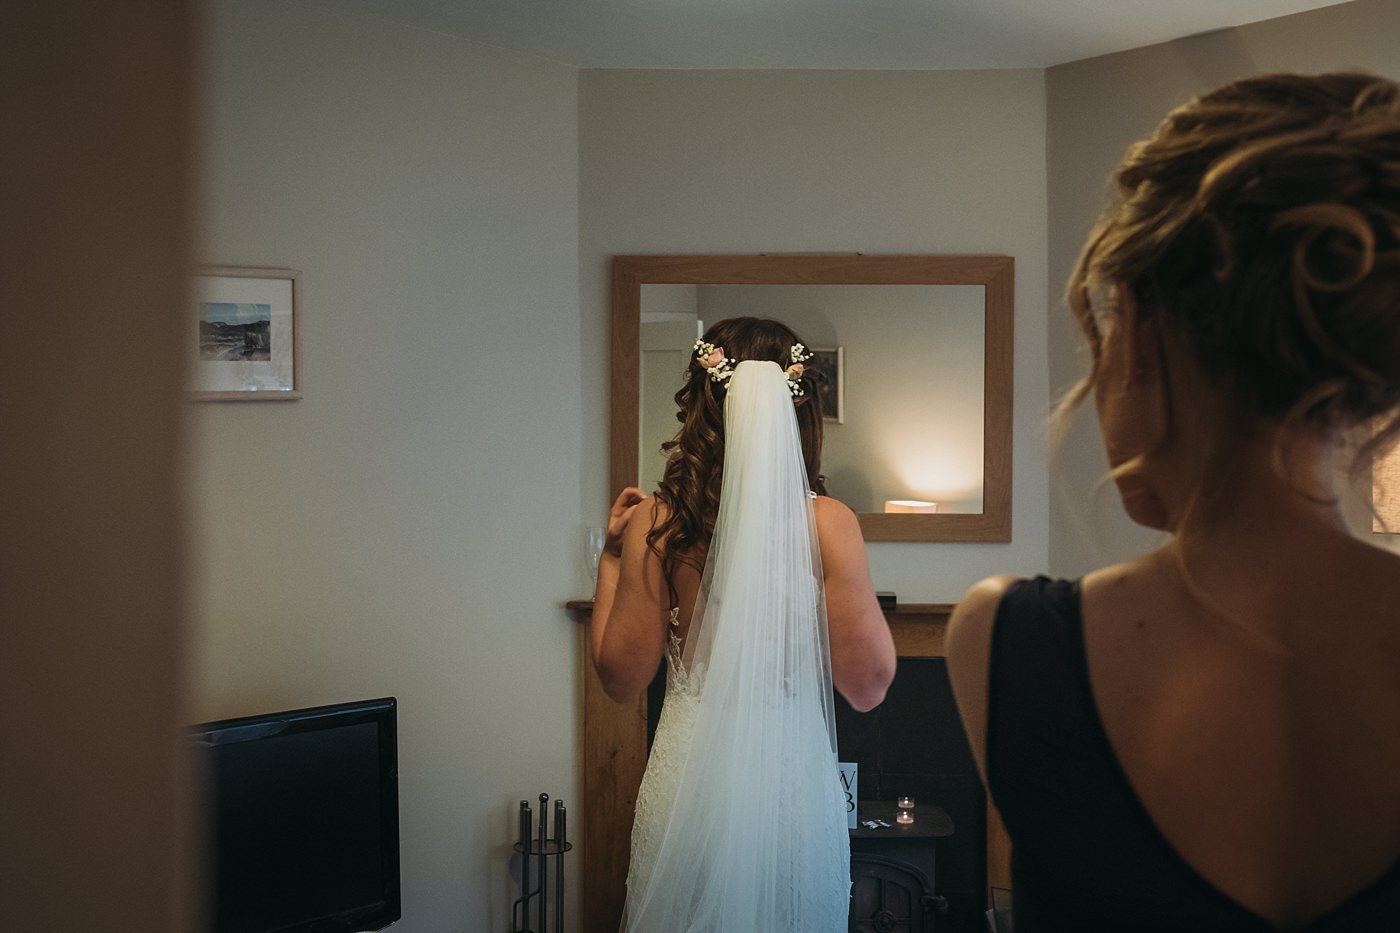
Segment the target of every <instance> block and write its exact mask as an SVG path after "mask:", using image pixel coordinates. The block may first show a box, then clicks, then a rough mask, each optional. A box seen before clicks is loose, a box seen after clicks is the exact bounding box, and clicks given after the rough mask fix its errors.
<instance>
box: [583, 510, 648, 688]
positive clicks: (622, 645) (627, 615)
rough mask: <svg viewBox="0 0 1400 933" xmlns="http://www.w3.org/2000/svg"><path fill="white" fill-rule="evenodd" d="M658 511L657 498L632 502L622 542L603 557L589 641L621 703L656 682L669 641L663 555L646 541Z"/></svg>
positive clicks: (606, 683) (603, 678)
mask: <svg viewBox="0 0 1400 933" xmlns="http://www.w3.org/2000/svg"><path fill="white" fill-rule="evenodd" d="M624 495H625V493H624ZM614 508H616V506H615V507H614ZM656 510H657V505H656V499H655V498H648V499H644V500H642V501H641V502H640V504H637V505H635V507H630V514H628V515H627V516H626V518H625V520H624V521H625V524H626V527H625V528H624V529H623V531H622V534H621V542H620V544H621V547H620V548H619V549H616V550H615V549H614V548H613V547H609V548H605V549H604V550H603V554H602V556H601V557H599V559H598V589H597V593H596V594H595V596H594V599H593V622H592V631H591V632H590V633H589V634H590V639H589V643H590V646H591V648H592V655H593V667H594V668H595V669H596V670H597V671H598V679H599V680H600V681H602V684H603V690H604V691H605V692H606V693H607V695H608V696H610V697H612V698H613V699H614V700H616V701H617V702H619V703H625V702H627V701H629V700H632V699H635V698H636V697H637V696H638V695H639V694H640V693H641V692H642V691H643V690H645V689H646V687H647V684H649V683H651V679H652V678H653V677H655V676H656V669H657V667H658V666H659V665H660V664H661V654H662V652H663V651H664V650H665V645H666V617H667V609H666V607H665V605H664V601H663V599H662V594H663V593H664V592H665V584H664V581H663V578H662V575H661V560H660V558H658V557H657V556H656V554H655V552H653V551H652V550H651V548H649V547H648V546H647V532H648V531H650V530H651V528H652V525H653V523H654V522H655V521H656Z"/></svg>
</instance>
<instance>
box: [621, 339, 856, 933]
mask: <svg viewBox="0 0 1400 933" xmlns="http://www.w3.org/2000/svg"><path fill="white" fill-rule="evenodd" d="M821 581H822V575H821V564H820V558H819V553H818V550H817V543H816V529H815V523H814V519H813V514H812V504H811V500H810V498H809V496H808V492H807V481H806V470H805V468H804V466H803V461H802V451H801V444H800V442H799V438H798V433H797V423H796V418H795V416H794V414H793V404H792V396H791V393H790V391H789V390H788V387H787V379H786V376H785V375H784V373H783V370H782V369H781V368H779V366H778V365H777V364H776V363H767V362H758V361H745V362H742V363H740V364H739V365H738V366H737V367H736V369H735V372H734V375H733V377H731V378H730V380H729V384H728V390H727V394H726V399H725V460H724V480H723V487H722V490H721V493H720V505H719V515H718V518H717V520H716V523H715V531H714V535H713V537H712V540H711V543H710V549H709V556H708V558H707V560H706V564H705V570H704V573H703V575H702V577H701V584H700V593H699V596H698V597H697V599H696V605H695V611H694V613H693V614H692V619H691V624H690V631H689V633H688V635H687V638H686V643H685V646H684V650H683V651H682V649H681V647H680V645H679V642H678V640H677V639H676V638H675V636H674V634H673V635H672V637H671V641H670V645H669V648H668V650H667V653H666V656H667V666H668V674H667V682H666V702H665V705H664V706H663V708H662V711H661V718H660V722H659V723H658V726H657V730H656V738H655V740H654V742H653V745H652V749H651V756H650V758H649V759H648V761H647V769H646V774H645V776H644V778H643V779H642V786H641V789H640V790H639V792H638V795H637V810H636V819H635V822H634V825H633V830H632V858H631V869H630V871H629V873H628V878H627V906H626V912H625V918H624V922H623V930H624V931H626V933H839V931H844V930H846V928H847V912H848V909H849V894H850V844H849V838H848V835H847V832H846V816H845V796H844V794H843V793H842V791H841V784H840V778H839V774H838V769H837V764H836V751H835V749H836V742H835V725H834V724H835V719H834V713H833V708H832V696H831V659H830V652H829V648H828V645H827V632H826V605H825V599H824V597H823V593H822V583H821ZM675 618H676V611H675V610H673V611H672V622H673V623H674V621H675Z"/></svg>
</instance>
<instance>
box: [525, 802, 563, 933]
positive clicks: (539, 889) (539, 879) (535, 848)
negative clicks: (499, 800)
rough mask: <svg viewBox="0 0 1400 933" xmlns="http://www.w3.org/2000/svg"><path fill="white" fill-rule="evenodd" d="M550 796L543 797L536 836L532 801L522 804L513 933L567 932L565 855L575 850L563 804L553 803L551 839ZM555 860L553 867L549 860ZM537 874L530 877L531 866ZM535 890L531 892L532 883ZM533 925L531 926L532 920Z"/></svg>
mask: <svg viewBox="0 0 1400 933" xmlns="http://www.w3.org/2000/svg"><path fill="white" fill-rule="evenodd" d="M548 803H549V795H548V794H540V827H539V833H538V835H536V833H535V830H534V828H533V826H532V823H533V821H534V815H533V814H532V813H531V812H530V801H528V800H522V801H520V841H519V842H517V843H516V844H515V851H517V852H519V853H520V897H519V898H517V899H516V901H515V904H514V906H513V907H512V908H511V930H512V931H513V933H549V931H550V930H553V931H554V933H561V931H562V930H563V929H564V853H565V852H568V851H569V850H570V849H572V848H573V847H574V846H573V843H571V842H569V841H568V834H567V832H566V829H565V827H566V826H567V820H566V813H565V810H564V801H562V800H556V801H554V837H553V838H552V839H551V838H548V829H547V826H546V824H547V823H548V822H549V811H548V810H547V809H546V806H545V805H546V804H548ZM550 859H553V860H554V864H553V866H551V865H550V864H549V860H550ZM532 862H533V863H534V874H533V876H532V875H531V863H532ZM551 867H552V868H553V869H554V917H553V918H552V919H553V923H551V922H550V920H551V918H550V916H549V893H550V892H549V875H550V868H551ZM532 881H533V882H534V884H535V887H534V888H533V890H532V889H531V882H532ZM531 907H533V908H534V909H533V910H531ZM532 916H533V923H534V925H533V926H532V925H531V918H532Z"/></svg>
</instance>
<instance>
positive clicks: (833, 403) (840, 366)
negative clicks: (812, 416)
mask: <svg viewBox="0 0 1400 933" xmlns="http://www.w3.org/2000/svg"><path fill="white" fill-rule="evenodd" d="M811 353H812V362H811V365H812V366H814V367H816V368H817V369H818V370H820V371H821V373H822V375H824V376H825V377H826V379H824V380H823V381H822V384H821V390H820V395H821V398H822V420H823V421H834V422H835V423H837V424H845V423H846V348H845V347H813V348H812V350H811Z"/></svg>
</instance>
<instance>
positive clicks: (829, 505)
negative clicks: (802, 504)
mask: <svg viewBox="0 0 1400 933" xmlns="http://www.w3.org/2000/svg"><path fill="white" fill-rule="evenodd" d="M812 513H813V514H815V516H816V524H818V525H819V527H820V525H822V523H855V513H854V511H851V507H850V506H847V504H846V503H844V502H840V500H839V499H832V497H830V496H812Z"/></svg>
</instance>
